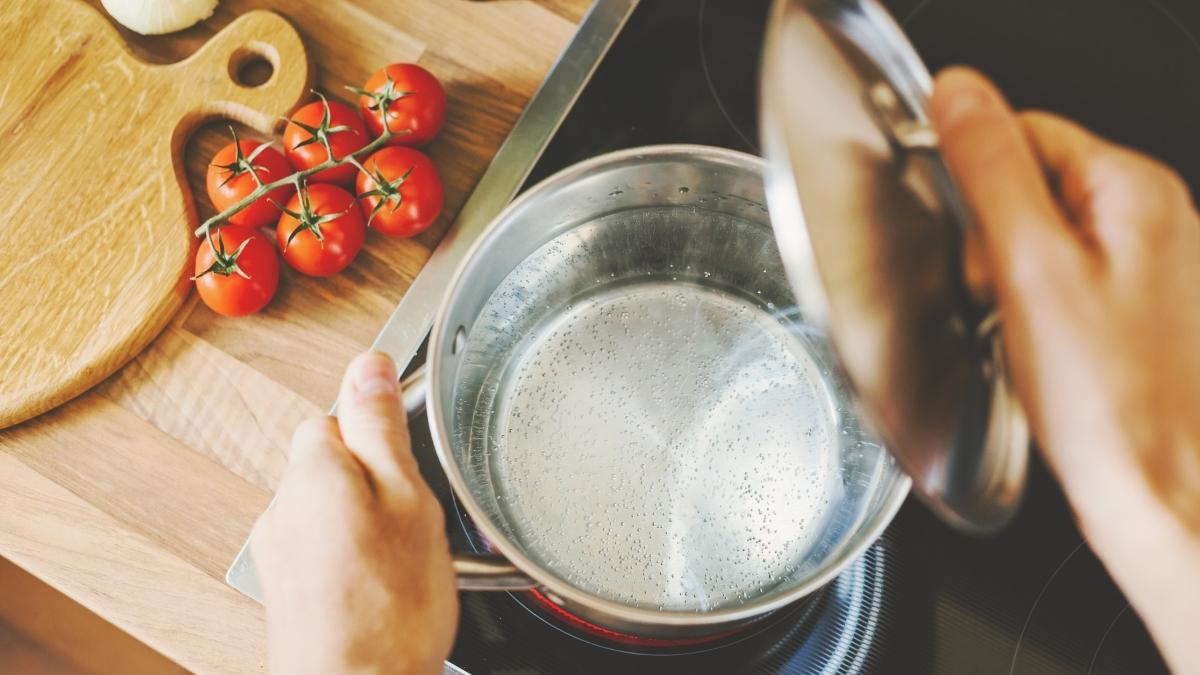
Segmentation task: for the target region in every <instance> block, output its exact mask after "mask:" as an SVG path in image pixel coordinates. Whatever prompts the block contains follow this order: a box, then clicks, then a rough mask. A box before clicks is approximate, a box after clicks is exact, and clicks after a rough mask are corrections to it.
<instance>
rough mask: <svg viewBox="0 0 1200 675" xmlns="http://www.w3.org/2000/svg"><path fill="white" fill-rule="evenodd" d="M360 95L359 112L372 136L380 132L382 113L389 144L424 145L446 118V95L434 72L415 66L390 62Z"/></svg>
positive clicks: (359, 92)
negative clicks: (390, 135)
mask: <svg viewBox="0 0 1200 675" xmlns="http://www.w3.org/2000/svg"><path fill="white" fill-rule="evenodd" d="M351 90H352V91H354V92H355V93H357V94H358V95H359V97H358V109H359V111H360V112H361V113H362V116H363V119H364V120H366V121H367V126H368V127H370V128H371V133H372V134H374V135H375V136H379V135H380V134H382V133H383V111H385V110H386V111H387V124H388V128H389V129H390V130H391V131H392V133H394V134H396V135H395V136H392V137H391V138H390V139H388V145H424V144H426V143H428V142H429V141H430V140H432V139H433V137H434V136H436V135H437V132H438V130H440V129H441V128H442V122H443V121H444V120H445V118H446V92H445V90H444V89H442V84H441V83H440V82H438V80H437V78H436V77H434V76H433V73H431V72H429V71H428V70H425V69H424V68H422V67H421V66H418V65H417V64H415V63H393V64H391V65H389V66H385V67H384V68H382V69H380V70H378V71H376V73H375V74H374V75H372V76H371V78H370V79H369V80H367V84H366V86H364V87H363V88H362V89H357V88H351Z"/></svg>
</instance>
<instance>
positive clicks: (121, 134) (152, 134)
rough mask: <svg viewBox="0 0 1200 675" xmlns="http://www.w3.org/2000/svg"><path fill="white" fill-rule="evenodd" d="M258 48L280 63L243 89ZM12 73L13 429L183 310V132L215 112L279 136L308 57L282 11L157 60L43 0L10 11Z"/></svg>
mask: <svg viewBox="0 0 1200 675" xmlns="http://www.w3.org/2000/svg"><path fill="white" fill-rule="evenodd" d="M255 55H257V56H255ZM252 57H253V58H265V59H266V60H268V61H270V62H271V63H272V64H277V66H278V67H276V68H274V73H275V74H274V75H273V76H272V77H270V78H269V79H268V80H267V81H266V82H264V83H263V84H262V85H261V86H258V87H246V86H242V85H241V84H239V83H238V82H237V81H236V80H235V79H234V78H235V77H236V76H237V74H238V72H239V67H240V66H241V64H242V62H244V61H246V60H248V59H249V58H252ZM0 72H4V73H6V75H5V76H4V79H3V89H2V93H0V134H3V136H4V142H3V143H0V194H4V195H6V196H7V198H6V199H5V200H4V202H3V204H2V205H0V308H3V312H4V315H5V318H6V320H5V321H4V322H3V323H2V324H0V345H3V346H0V382H3V383H4V386H3V387H2V388H0V428H2V427H5V426H8V425H9V424H13V423H15V422H20V421H22V420H25V419H28V418H29V417H32V416H33V415H36V414H38V413H40V412H42V411H44V410H46V409H48V408H50V407H51V406H54V405H57V404H59V403H61V402H63V401H65V400H68V399H70V398H72V397H74V396H76V395H78V394H79V393H80V392H82V391H84V390H85V389H87V388H88V387H91V386H92V385H94V384H96V383H97V382H99V381H100V380H102V379H104V378H105V377H107V376H108V375H109V374H111V373H112V372H113V371H114V370H116V369H117V368H119V367H120V366H121V365H122V364H124V363H125V362H126V361H128V360H129V359H130V358H131V357H132V356H133V355H134V354H136V353H138V352H139V351H140V350H141V349H142V347H144V346H145V345H146V343H147V342H149V341H150V340H151V339H153V338H154V336H155V335H157V334H158V332H159V331H160V330H161V329H162V327H163V326H164V325H165V324H166V323H167V322H168V321H169V320H170V319H171V317H172V316H173V315H174V314H175V312H176V311H177V310H178V309H179V307H180V305H181V304H182V303H183V301H184V298H186V297H187V293H188V291H189V289H190V285H191V284H190V283H189V281H188V276H189V272H190V271H191V269H190V267H191V262H192V257H193V254H194V251H195V239H194V238H193V237H192V236H191V234H190V230H191V229H192V228H193V227H195V225H196V224H197V222H196V209H195V207H194V206H193V202H192V199H191V195H190V194H189V192H190V191H189V189H188V184H187V180H186V177H185V172H184V170H183V159H184V144H185V142H186V141H187V139H188V137H189V135H190V134H191V132H192V130H193V129H195V128H196V127H197V126H199V125H200V124H201V123H202V122H204V121H205V120H207V119H211V118H213V117H217V116H221V117H229V118H232V119H236V120H238V121H239V122H242V123H244V124H248V125H250V126H251V127H253V128H255V129H258V130H260V131H263V132H270V131H271V129H272V128H273V127H274V126H275V121H276V120H277V119H278V118H279V116H280V115H283V114H285V113H287V112H289V111H290V110H291V109H292V108H293V107H294V106H295V105H296V104H297V103H298V102H299V101H300V100H302V98H304V96H305V95H306V93H307V90H308V80H309V67H308V61H307V57H306V55H305V52H304V47H303V45H302V44H301V43H300V36H299V35H298V34H297V33H296V31H295V29H294V28H292V26H291V25H290V24H288V23H287V22H286V21H285V20H283V19H282V18H280V17H279V16H278V15H276V14H273V13H270V12H261V11H260V12H250V13H247V14H245V15H243V16H242V17H240V18H239V19H238V20H237V21H235V22H233V23H232V24H230V25H229V26H228V27H226V28H225V30H223V31H221V32H220V33H218V34H217V35H216V36H214V37H213V39H212V40H210V41H209V42H208V43H207V44H205V45H204V47H203V48H202V49H200V50H199V51H197V52H196V53H195V54H193V55H191V56H190V57H188V58H186V59H184V60H182V61H180V62H179V63H175V64H171V65H159V66H154V65H149V64H146V63H144V62H143V61H140V60H139V59H136V58H134V57H133V56H132V55H130V54H129V52H128V50H127V49H125V47H124V43H123V42H122V40H121V39H120V38H119V37H118V36H117V34H116V32H115V31H113V30H112V29H111V28H110V27H109V26H108V25H107V24H106V22H105V21H104V18H103V16H102V15H101V14H100V13H98V12H96V11H95V10H94V9H92V8H91V7H88V6H87V5H85V4H82V3H80V2H77V0H47V1H45V2H37V3H24V4H21V5H18V6H17V7H15V8H14V9H12V10H9V11H4V12H2V13H0ZM181 82H187V83H188V85H187V86H180V83H181Z"/></svg>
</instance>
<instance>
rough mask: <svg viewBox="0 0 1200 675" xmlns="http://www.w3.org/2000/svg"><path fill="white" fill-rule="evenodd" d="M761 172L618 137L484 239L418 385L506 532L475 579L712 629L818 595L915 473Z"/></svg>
mask: <svg viewBox="0 0 1200 675" xmlns="http://www.w3.org/2000/svg"><path fill="white" fill-rule="evenodd" d="M762 170H763V166H762V162H761V161H760V160H759V159H757V158H754V157H751V156H749V155H745V154H741V153H737V152H732V151H728V150H721V149H716V148H709V147H702V146H685V145H675V146H657V147H648V148H641V149H633V150H626V151H621V152H616V153H612V154H609V155H605V156H602V157H597V158H595V159H591V160H588V161H585V162H582V163H580V164H577V165H575V166H573V167H570V168H568V169H566V170H564V171H562V172H560V173H558V174H557V175H555V176H552V177H550V178H548V179H546V180H545V181H543V182H542V183H540V184H539V185H537V186H536V187H535V188H533V189H531V190H529V191H528V192H527V193H525V194H524V195H523V196H521V197H520V198H519V199H517V200H516V201H514V202H513V203H512V204H511V205H510V206H509V207H508V208H507V209H505V210H504V211H503V212H502V213H501V214H500V215H499V216H498V217H497V218H496V219H495V220H494V221H493V222H492V223H491V225H490V226H489V228H488V230H487V231H486V233H485V234H484V235H483V236H482V237H481V238H480V239H479V240H478V241H477V242H476V244H475V246H474V248H473V249H472V251H471V253H470V254H469V255H468V256H467V258H466V260H465V262H464V264H463V265H462V266H461V267H460V268H459V270H458V272H457V274H456V276H455V278H454V281H453V283H452V284H451V285H450V287H449V288H448V289H447V292H446V296H445V299H444V301H443V303H442V306H441V309H440V312H439V314H438V317H437V319H436V321H435V324H434V328H433V333H432V335H431V337H430V342H429V357H428V373H427V377H426V375H425V374H424V373H422V374H421V375H420V376H419V378H418V381H416V382H410V383H409V385H410V386H408V387H407V388H406V391H408V395H407V401H408V403H409V404H410V405H411V406H412V407H416V406H419V405H421V404H422V403H424V402H426V395H427V409H428V418H429V423H430V426H431V430H432V436H433V439H434V442H435V444H436V448H437V453H438V457H439V459H440V461H441V464H442V466H443V468H444V469H445V472H446V475H447V477H448V478H449V481H450V484H451V485H452V486H453V489H454V492H455V493H456V495H457V496H458V498H459V499H460V500H461V501H462V503H463V505H464V506H465V508H466V510H467V512H468V513H469V514H470V516H471V518H472V520H473V521H474V523H475V525H476V526H477V528H478V530H479V532H480V533H481V534H482V535H483V536H484V537H486V539H487V541H488V542H489V543H490V547H489V549H490V550H491V551H493V552H494V553H491V554H489V553H485V554H482V555H481V554H479V553H475V554H468V555H462V556H459V557H458V560H456V567H457V571H458V573H459V579H460V587H461V588H464V589H476V590H488V589H491V590H514V589H520V588H533V587H537V588H538V589H539V590H541V591H542V592H543V594H544V595H545V596H546V597H548V598H550V599H551V600H552V601H553V602H556V603H559V604H561V605H562V606H563V607H564V608H565V609H566V610H567V611H569V612H571V613H573V614H576V615H577V616H580V617H582V618H584V619H587V620H589V621H592V622H594V623H597V624H600V625H602V626H605V627H609V628H613V629H616V630H620V631H624V632H628V633H634V634H637V635H642V636H646V637H657V638H673V637H680V636H689V637H692V636H697V635H703V634H706V633H716V632H722V631H726V630H728V629H730V628H731V627H733V626H736V625H738V624H740V623H743V622H747V621H750V620H753V619H755V618H757V617H760V616H763V615H765V614H766V613H769V612H771V611H772V610H775V609H778V608H780V607H783V606H785V605H787V604H789V603H792V602H794V601H796V600H797V599H799V598H801V597H803V596H805V595H806V594H808V593H811V592H812V591H814V590H816V589H817V588H819V587H820V586H821V585H822V584H824V583H825V582H827V581H828V580H830V579H831V578H832V577H834V576H835V575H836V574H837V573H838V572H839V571H840V570H841V569H842V568H843V567H845V566H846V565H847V564H848V563H849V562H850V561H852V560H853V559H854V558H855V557H856V556H857V555H858V554H859V553H861V552H862V551H863V550H864V549H865V548H866V547H867V546H868V545H869V544H870V543H871V542H872V541H874V540H875V538H876V537H877V536H878V535H879V534H880V533H881V532H882V530H883V529H884V527H885V526H886V525H887V523H888V522H889V521H890V520H891V518H892V516H893V515H894V513H895V511H896V510H897V508H898V507H899V506H900V503H901V502H902V501H903V499H904V497H905V495H906V493H907V491H908V488H909V481H908V479H907V478H906V477H905V476H904V475H903V474H902V473H900V472H899V471H898V470H897V468H896V466H895V464H894V462H893V460H892V458H891V457H890V455H888V453H887V452H886V451H885V450H884V448H883V447H882V446H881V445H880V444H879V443H878V442H877V441H876V440H875V439H874V438H873V437H872V436H871V435H870V434H869V433H868V432H867V431H866V430H864V429H863V428H862V427H861V426H860V424H859V420H858V415H857V411H856V409H855V406H854V404H853V402H852V399H851V398H850V396H849V395H848V393H847V390H846V388H845V386H844V385H843V384H842V383H841V382H840V381H839V380H838V377H837V375H836V373H837V372H838V370H837V368H835V367H833V366H832V365H831V361H830V359H831V358H832V357H831V355H830V353H829V350H828V348H827V346H826V345H825V342H824V338H823V336H822V335H821V334H820V333H819V332H817V331H815V330H814V329H813V328H812V327H811V326H810V325H809V324H808V323H807V322H806V319H805V310H804V308H803V307H797V305H796V301H795V297H794V295H793V292H792V290H791V289H790V287H789V285H788V282H787V279H786V278H785V275H784V271H783V266H782V263H781V261H780V258H779V253H778V251H777V249H776V247H775V242H774V238H773V236H772V231H771V227H770V223H769V221H768V218H767V210H766V207H765V206H764V204H765V198H764V194H763V180H762Z"/></svg>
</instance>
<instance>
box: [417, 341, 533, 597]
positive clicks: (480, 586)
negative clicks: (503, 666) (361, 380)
mask: <svg viewBox="0 0 1200 675" xmlns="http://www.w3.org/2000/svg"><path fill="white" fill-rule="evenodd" d="M400 390H401V392H402V393H403V398H404V410H405V411H406V412H407V413H408V417H409V419H412V418H413V417H414V416H416V415H418V414H420V413H421V412H423V411H424V410H425V399H426V395H427V394H428V392H429V386H428V377H427V376H426V370H425V365H424V364H422V365H421V366H420V367H419V368H417V369H416V370H414V371H413V372H412V374H410V375H409V376H408V377H406V378H404V381H403V382H401V383H400ZM451 553H452V556H453V565H454V576H455V577H456V578H457V582H458V590H460V591H525V590H529V589H531V588H535V587H536V586H537V582H536V581H534V580H533V579H531V578H530V577H529V575H528V574H525V573H524V572H522V571H521V570H520V569H518V568H517V567H516V566H515V565H513V564H512V563H510V562H508V560H505V559H504V557H502V556H498V555H494V554H490V553H467V552H461V551H452V552H451Z"/></svg>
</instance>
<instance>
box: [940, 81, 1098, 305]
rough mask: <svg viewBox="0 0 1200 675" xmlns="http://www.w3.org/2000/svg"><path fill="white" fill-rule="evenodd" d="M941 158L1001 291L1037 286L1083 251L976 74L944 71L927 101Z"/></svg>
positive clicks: (1025, 145)
mask: <svg viewBox="0 0 1200 675" xmlns="http://www.w3.org/2000/svg"><path fill="white" fill-rule="evenodd" d="M931 112H932V114H933V119H934V124H935V126H936V127H937V131H938V134H939V136H940V138H941V145H942V155H943V157H944V158H945V160H946V164H947V166H948V167H949V169H950V173H951V175H952V176H953V177H954V178H955V181H956V182H957V184H958V186H959V188H960V189H961V191H962V193H963V196H964V198H965V199H966V201H967V205H968V206H969V207H970V209H971V211H972V213H973V214H974V217H975V222H976V224H977V225H978V227H979V228H980V229H981V231H982V235H983V240H984V244H985V247H986V249H987V251H988V254H989V264H990V267H991V270H990V271H991V273H992V275H993V276H994V277H995V281H996V283H997V284H998V285H999V286H1001V287H1004V286H1009V287H1011V286H1013V285H1017V286H1020V287H1023V288H1030V289H1034V288H1038V287H1041V286H1043V285H1044V284H1045V282H1046V281H1047V277H1049V276H1050V275H1053V274H1054V273H1055V272H1056V271H1061V269H1062V268H1063V266H1067V265H1072V264H1077V263H1078V262H1079V261H1078V258H1080V257H1081V256H1082V254H1083V250H1082V247H1081V246H1080V245H1079V242H1078V240H1077V239H1076V236H1075V235H1074V234H1073V233H1072V232H1071V230H1070V227H1069V224H1068V223H1067V222H1066V220H1065V219H1064V217H1063V214H1062V211H1061V208H1060V207H1059V205H1058V204H1057V202H1056V201H1055V199H1054V196H1053V194H1052V193H1051V191H1050V188H1049V186H1048V185H1047V184H1046V181H1045V179H1044V177H1043V173H1042V167H1041V165H1040V164H1039V163H1038V158H1037V156H1036V155H1035V154H1034V151H1033V149H1032V148H1031V147H1030V144H1029V142H1028V141H1027V140H1026V138H1025V134H1024V131H1023V129H1022V127H1021V125H1020V123H1019V122H1018V119H1017V117H1016V115H1014V114H1013V112H1012V110H1011V109H1010V108H1009V106H1008V103H1007V102H1006V101H1005V100H1004V97H1003V96H1001V94H1000V92H998V91H997V90H996V88H995V87H994V86H993V85H992V84H991V83H990V82H988V80H987V79H986V78H984V77H983V76H982V75H980V74H978V73H976V72H974V71H972V70H968V69H965V68H951V69H948V70H946V71H943V72H942V73H941V74H940V75H939V76H938V78H937V82H936V85H935V87H934V92H933V99H932V101H931Z"/></svg>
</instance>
